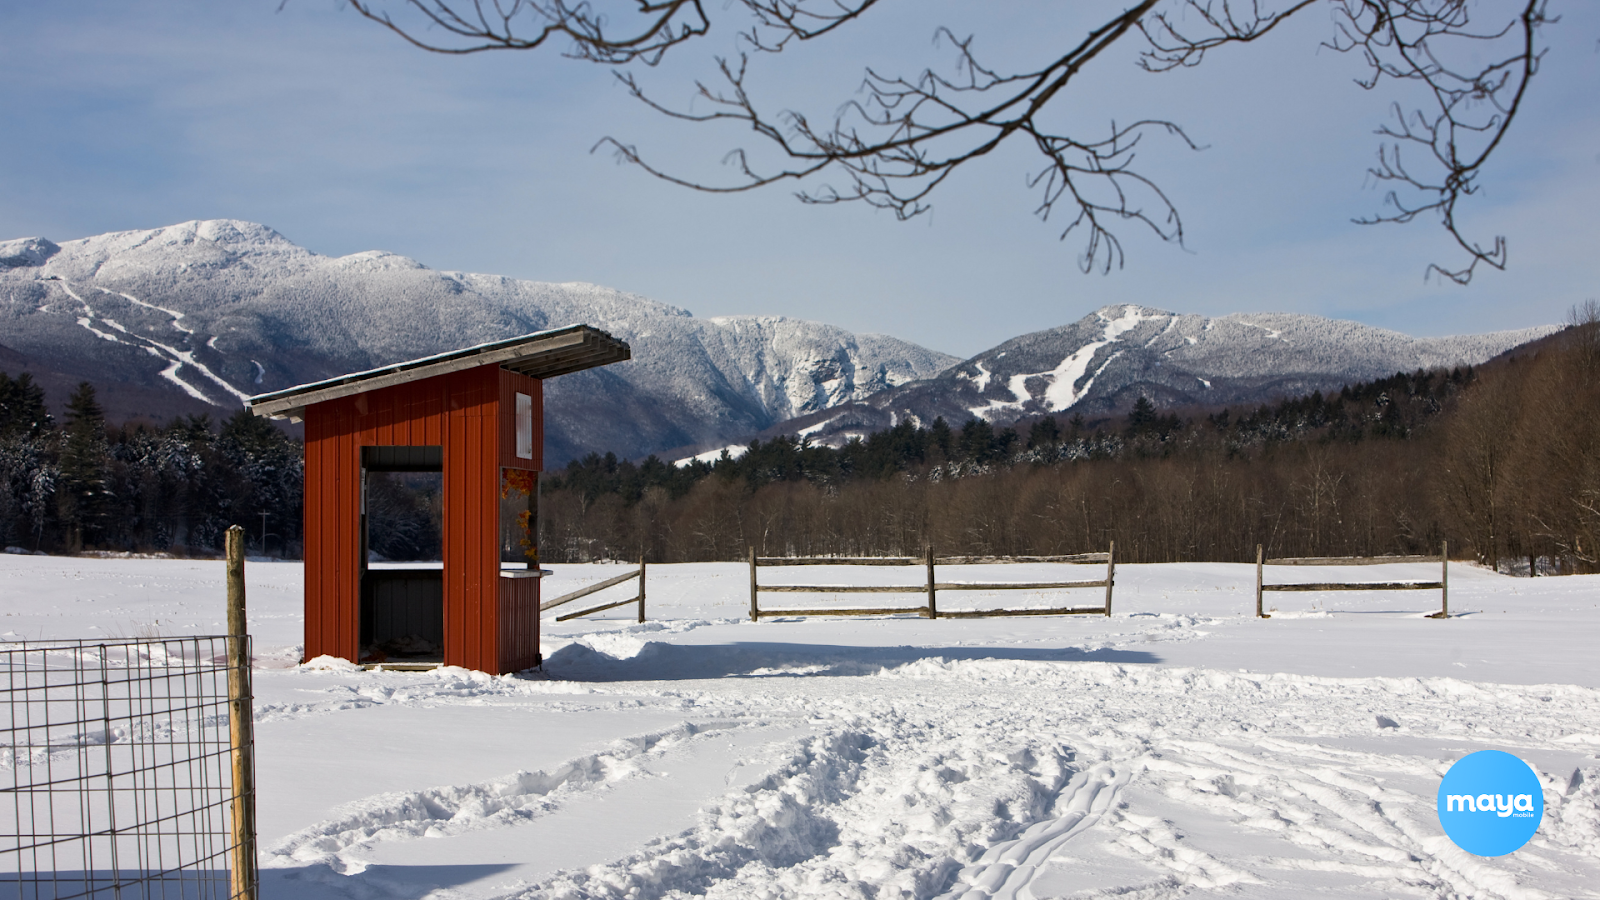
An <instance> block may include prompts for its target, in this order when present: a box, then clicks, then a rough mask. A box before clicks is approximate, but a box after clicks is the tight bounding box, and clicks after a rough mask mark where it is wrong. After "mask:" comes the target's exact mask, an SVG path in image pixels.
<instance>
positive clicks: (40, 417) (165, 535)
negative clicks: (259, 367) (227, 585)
mask: <svg viewBox="0 0 1600 900" xmlns="http://www.w3.org/2000/svg"><path fill="white" fill-rule="evenodd" d="M304 457H305V454H304V449H303V447H302V446H301V444H300V442H299V441H296V440H295V439H293V438H291V437H289V436H288V435H286V434H284V433H283V432H282V431H280V430H279V429H277V428H275V427H273V426H272V425H271V424H269V423H268V422H266V421H265V420H263V419H260V418H257V417H256V416H253V415H251V414H250V412H249V411H248V410H240V411H239V412H237V413H235V414H234V415H232V416H230V417H229V418H227V419H225V420H223V421H221V422H217V421H214V420H212V419H211V417H210V416H206V415H199V416H180V417H177V418H175V419H173V420H172V421H171V422H170V423H168V424H167V425H165V426H157V425H154V424H151V423H147V422H125V423H122V424H120V425H110V424H108V423H107V422H106V420H105V413H104V410H103V409H102V408H101V406H100V403H99V400H98V399H97V397H96V394H95V389H94V386H93V385H92V384H89V383H88V382H83V383H81V384H79V385H78V387H77V389H76V390H74V391H73V393H72V395H71V396H70V397H69V398H68V399H67V402H66V406H65V416H64V421H62V422H57V421H55V419H54V417H53V416H51V415H50V414H49V412H48V407H47V405H46V397H45V394H44V391H43V389H42V388H40V386H39V385H38V384H37V383H35V382H34V381H33V378H32V376H30V375H28V374H27V373H23V374H21V375H20V376H18V377H16V378H12V377H11V376H10V375H9V373H5V372H0V539H3V542H4V545H5V546H6V547H7V548H13V549H12V552H16V548H20V549H22V550H27V551H41V552H52V553H63V552H65V553H72V552H81V551H97V550H98V551H132V552H169V553H175V554H179V555H194V554H197V555H209V554H212V553H219V552H221V550H222V548H223V539H224V532H225V531H226V530H227V528H228V526H230V525H233V524H235V523H237V524H240V525H243V526H245V530H246V535H247V540H248V544H249V546H250V547H251V548H252V549H255V550H257V551H258V552H271V553H274V554H281V555H286V556H298V555H299V554H300V549H301V541H302V534H301V527H302V515H301V506H302V504H301V497H302V486H303V483H304V470H305V463H304ZM263 514H265V517H264V518H263Z"/></svg>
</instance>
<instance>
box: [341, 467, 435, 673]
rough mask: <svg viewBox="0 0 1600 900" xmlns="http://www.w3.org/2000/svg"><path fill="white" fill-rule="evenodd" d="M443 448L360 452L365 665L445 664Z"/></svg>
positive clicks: (362, 632) (363, 655)
mask: <svg viewBox="0 0 1600 900" xmlns="http://www.w3.org/2000/svg"><path fill="white" fill-rule="evenodd" d="M443 546H444V449H443V447H441V446H407V447H362V448H361V545H360V554H361V559H360V571H361V613H360V615H361V623H360V625H361V654H360V656H361V662H364V663H383V662H399V663H441V662H443V661H444V556H443Z"/></svg>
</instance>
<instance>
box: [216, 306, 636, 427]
mask: <svg viewBox="0 0 1600 900" xmlns="http://www.w3.org/2000/svg"><path fill="white" fill-rule="evenodd" d="M632 358H633V350H632V348H630V347H629V346H628V344H627V342H625V341H620V340H617V339H616V338H614V337H612V336H611V335H609V334H607V333H605V332H604V331H601V330H600V329H598V328H594V327H591V326H589V325H569V326H567V327H565V328H555V329H552V330H550V331H535V332H534V333H532V334H525V335H523V336H521V337H514V338H509V339H507V340H503V341H494V342H492V343H488V344H479V345H477V346H476V347H468V348H466V349H464V350H452V351H450V352H449V353H440V354H437V355H435V356H424V357H422V358H421V359H413V360H409V361H407V362H402V363H395V364H393V365H389V366H383V367H381V368H377V369H370V370H368V371H365V372H354V373H352V374H349V375H341V376H339V377H338V378H330V379H328V380H327V381H317V382H313V383H311V384H302V385H299V386H297V387H292V388H288V389H287V390H282V391H274V392H272V393H270V394H259V395H257V396H255V397H251V398H250V399H249V400H248V401H246V402H247V403H248V404H249V406H250V410H251V411H252V412H254V413H255V414H256V415H258V416H266V417H268V418H272V419H284V418H287V419H292V420H294V421H299V420H300V419H301V418H302V416H303V414H304V412H305V408H306V407H307V406H310V405H311V404H313V403H321V402H322V401H324V400H335V399H338V398H340V397H349V396H353V395H355V394H363V393H366V392H367V391H372V390H377V389H378V388H385V387H390V386H393V385H396V384H405V383H407V382H411V381H420V380H422V379H424V378H432V377H433V376H435V375H444V374H446V373H449V372H459V371H461V370H462V369H475V368H477V367H478V366H486V365H491V364H498V365H499V366H500V368H502V369H509V370H511V371H513V372H517V373H519V374H522V375H527V376H529V377H532V378H554V377H555V376H557V375H566V374H569V373H571V372H578V371H581V370H583V369H591V368H594V367H595V366H604V365H609V364H611V363H614V362H622V361H624V360H628V359H632Z"/></svg>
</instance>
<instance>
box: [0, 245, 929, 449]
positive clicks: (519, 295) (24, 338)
mask: <svg viewBox="0 0 1600 900" xmlns="http://www.w3.org/2000/svg"><path fill="white" fill-rule="evenodd" d="M0 298H3V303H0V345H3V346H4V347H5V348H8V349H9V350H11V351H13V352H12V353H11V354H8V355H7V356H6V359H7V360H9V361H15V360H18V359H21V360H24V361H25V362H26V364H27V366H28V367H29V368H30V369H31V370H32V371H34V372H35V373H36V375H37V376H38V377H39V378H40V380H41V382H42V383H44V384H45V385H46V387H47V389H49V390H50V392H51V396H52V399H53V400H54V401H56V402H58V403H59V402H60V401H61V400H62V399H63V398H64V396H65V393H64V392H65V391H66V390H69V389H70V386H71V385H72V384H75V383H76V382H77V381H79V380H89V381H92V382H94V383H95V384H96V385H97V386H98V387H99V388H100V389H101V397H102V400H103V402H104V403H105V404H106V406H107V409H108V412H110V414H111V415H112V417H113V418H120V417H124V416H129V415H138V414H145V415H151V416H154V417H156V418H165V417H167V416H170V415H173V414H175V413H179V412H185V413H187V412H198V411H210V412H212V413H213V414H216V415H227V414H231V413H232V412H233V411H234V410H236V409H238V408H239V405H240V403H241V401H242V398H244V397H246V396H249V395H253V394H259V393H265V392H267V391H272V390H276V389H280V388H285V387H291V386H293V385H296V384H301V383H305V382H308V381H315V380H319V379H323V378H329V377H333V376H336V375H340V374H344V373H346V372H352V371H357V370H361V369H367V368H371V367H374V366H378V365H383V364H386V363H391V362H398V361H401V360H405V359H411V358H415V357H419V356H425V355H428V354H432V353H438V352H442V351H447V350H453V349H457V348H460V347H466V346H471V345H473V344H479V343H483V342H486V341H492V340H496V339H499V338H505V337H511V336H514V335H518V334H524V333H527V332H531V331H538V330H541V329H546V328H555V327H560V326H563V325H568V324H573V323H578V322H583V323H588V324H590V325H594V326H595V327H598V328H602V329H605V330H606V331H609V332H611V333H612V334H614V335H616V336H617V337H619V338H622V339H623V340H626V341H628V342H629V343H631V344H632V345H633V350H634V359H633V361H631V362H628V363H623V364H620V365H616V366H612V367H609V368H606V369H601V370H594V371H589V372H583V373H578V374H576V375H571V376H565V377H562V378H558V379H555V380H553V381H551V382H550V384H549V386H548V393H547V399H548V413H549V420H550V421H549V427H548V429H547V436H546V448H547V452H548V454H549V458H550V459H549V461H550V462H551V463H552V464H559V463H561V462H563V461H565V460H566V459H568V458H570V457H572V456H574V455H581V454H582V453H585V452H587V451H589V450H601V451H605V450H614V451H616V452H618V453H619V454H624V455H629V456H638V455H643V454H646V453H650V452H654V451H657V450H662V449H666V448H669V447H675V446H681V445H685V444H693V443H711V442H718V441H722V442H726V441H728V440H734V439H738V438H739V437H741V436H743V435H746V434H749V433H753V432H756V431H760V430H761V429H763V428H766V427H768V426H770V425H772V424H773V423H775V422H778V421H782V420H784V419H788V418H790V417H793V416H797V415H803V414H806V413H810V412H815V411H818V410H822V409H826V408H828V407H830V406H833V405H836V404H838V403H841V402H846V401H850V400H859V399H864V398H866V397H867V396H869V395H871V394H873V393H875V392H878V391H881V390H883V389H885V388H889V387H893V386H895V385H899V384H904V383H907V382H911V381H914V380H917V379H922V378H927V377H930V376H932V375H934V374H936V373H938V372H939V371H940V370H942V369H944V368H947V367H948V366H950V365H951V364H953V363H955V362H956V361H957V360H956V358H955V357H952V356H949V355H946V354H942V353H937V352H934V351H931V350H927V349H925V348H922V347H919V346H917V345H915V344H911V343H909V342H906V341H901V340H898V339H895V338H892V337H885V336H881V335H857V334H852V333H850V332H848V331H845V330H843V329H840V328H836V327H833V326H831V325H823V324H819V323H815V322H805V321H800V320H795V319H787V318H781V317H756V316H736V317H728V318H719V319H698V318H695V317H693V316H692V315H690V314H689V313H688V312H687V311H685V310H682V309H679V308H676V307H673V306H668V305H666V304H663V303H659V302H656V301H653V300H650V299H648V298H645V297H641V296H638V295H636V294H628V293H624V292H621V291H616V290H612V289H610V288H604V287H600V286H597V285H592V284H548V283H543V282H534V281H521V280H517V279H511V278H505V277H501V276H495V275H478V274H470V273H464V272H448V271H435V270H432V269H429V268H427V267H426V266H423V265H422V264H421V263H418V262H416V261H415V260H411V259H408V258H406V257H403V256H396V255H394V254H391V253H383V252H379V251H369V252H365V253H356V254H352V255H350V256H344V257H338V258H333V257H326V256H320V255H318V254H316V253H313V252H311V251H309V250H306V249H305V248H303V247H299V246H296V245H295V244H293V243H291V242H290V241H289V240H287V239H286V238H284V237H283V236H282V235H280V234H278V233H277V232H275V231H273V230H272V229H271V228H268V227H266V226H264V225H258V224H255V223H251V222H240V221H230V220H214V221H196V222H185V223H183V224H181V225H174V226H171V227H168V228H159V229H153V230H149V231H126V232H116V233H113V234H104V235H97V236H94V237H89V238H84V239H81V240H76V241H65V242H62V243H61V244H56V243H53V242H51V241H48V240H45V239H43V238H27V239H23V240H15V241H7V242H3V243H0ZM12 364H13V363H12V362H8V363H7V365H12Z"/></svg>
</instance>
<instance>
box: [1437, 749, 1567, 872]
mask: <svg viewBox="0 0 1600 900" xmlns="http://www.w3.org/2000/svg"><path fill="white" fill-rule="evenodd" d="M1543 820H1544V789H1543V788H1542V787H1540V785H1539V776H1537V775H1535V774H1534V773H1533V769H1532V768H1530V767H1529V766H1528V764H1527V763H1525V762H1523V761H1522V760H1520V759H1518V758H1517V757H1515V756H1512V755H1511V754H1509V753H1502V752H1500V751H1499V750H1479V751H1478V752H1477V753H1469V754H1467V755H1466V756H1463V757H1461V758H1460V759H1458V760H1456V762H1455V765H1453V766H1451V767H1450V771H1448V772H1446V773H1445V775H1444V780H1443V781H1441V782H1439V824H1440V825H1443V826H1444V833H1445V834H1446V835H1449V837H1450V840H1452V841H1455V844H1456V846H1457V847H1460V848H1461V849H1463V850H1465V851H1467V852H1468V853H1474V854H1477V855H1478V856H1505V855H1506V854H1507V853H1511V852H1512V851H1514V850H1517V849H1519V848H1520V847H1521V846H1522V845H1523V844H1526V843H1527V842H1528V840H1529V839H1530V838H1532V837H1533V833H1534V832H1535V831H1537V830H1539V823H1540V822H1541V821H1543Z"/></svg>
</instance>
